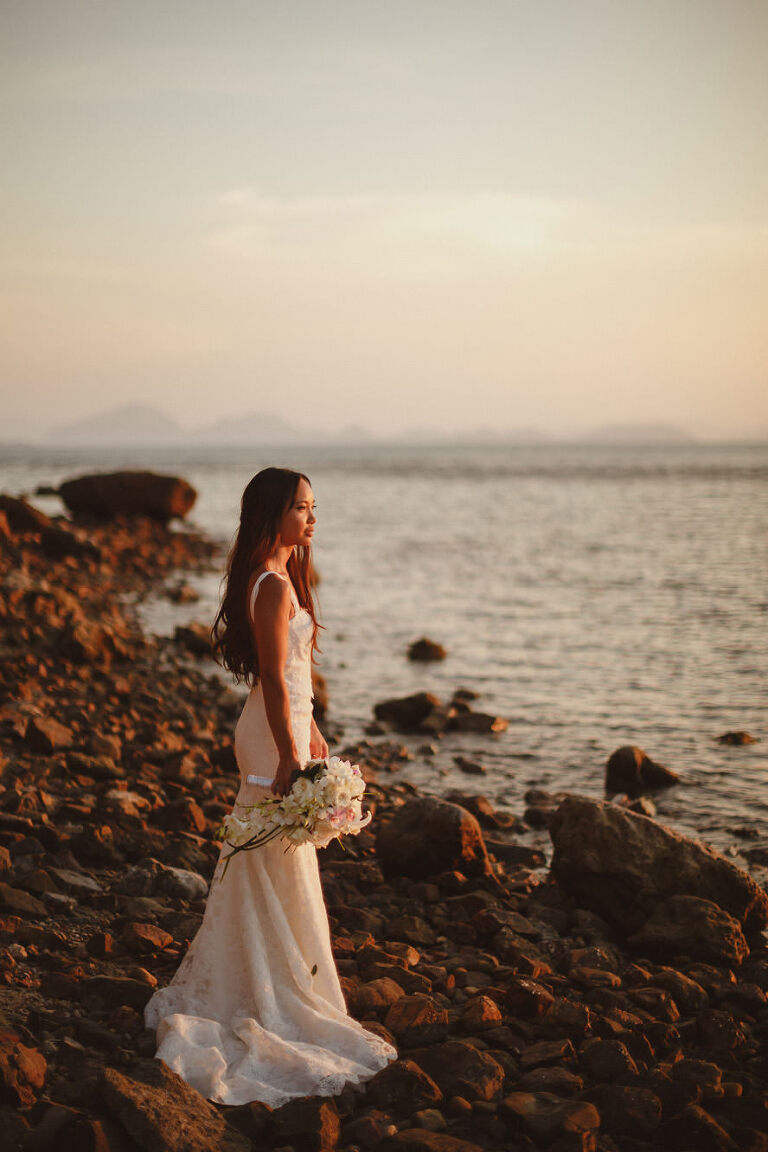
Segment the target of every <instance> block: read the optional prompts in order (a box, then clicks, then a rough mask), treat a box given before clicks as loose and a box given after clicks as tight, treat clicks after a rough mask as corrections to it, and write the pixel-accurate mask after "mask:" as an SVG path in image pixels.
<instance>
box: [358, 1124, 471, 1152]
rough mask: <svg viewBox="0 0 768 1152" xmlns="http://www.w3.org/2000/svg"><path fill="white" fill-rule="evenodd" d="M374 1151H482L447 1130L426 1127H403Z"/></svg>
mask: <svg viewBox="0 0 768 1152" xmlns="http://www.w3.org/2000/svg"><path fill="white" fill-rule="evenodd" d="M376 1152H483V1150H482V1148H481V1147H480V1146H479V1145H478V1144H472V1143H470V1142H469V1141H468V1140H461V1139H460V1138H459V1137H458V1136H449V1135H448V1133H447V1132H430V1131H429V1130H428V1129H426V1128H404V1129H402V1131H400V1132H397V1133H396V1134H395V1135H394V1136H388V1137H387V1138H386V1140H383V1141H382V1142H381V1144H380V1145H379V1146H378V1148H377V1149H376Z"/></svg>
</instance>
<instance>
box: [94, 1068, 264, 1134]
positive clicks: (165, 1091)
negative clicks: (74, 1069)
mask: <svg viewBox="0 0 768 1152" xmlns="http://www.w3.org/2000/svg"><path fill="white" fill-rule="evenodd" d="M99 1091H100V1093H101V1096H102V1097H103V1099H104V1103H105V1104H106V1105H107V1107H108V1108H109V1110H110V1112H111V1113H112V1114H113V1115H114V1116H115V1117H116V1118H117V1119H118V1120H119V1121H120V1123H121V1124H122V1126H123V1127H124V1128H125V1130H126V1131H127V1132H128V1133H129V1135H130V1136H131V1137H132V1138H133V1139H134V1140H135V1141H136V1143H137V1144H138V1145H139V1147H140V1148H142V1149H145V1150H146V1152H250V1149H251V1141H250V1140H249V1139H248V1138H247V1137H246V1136H244V1135H242V1133H240V1132H238V1131H236V1130H235V1129H234V1128H230V1127H229V1126H228V1125H227V1124H226V1123H225V1121H224V1118H223V1117H222V1116H221V1115H220V1114H219V1113H218V1112H217V1111H216V1109H215V1108H214V1107H213V1105H212V1104H209V1103H208V1101H207V1100H205V1099H204V1097H203V1096H201V1095H200V1093H199V1092H196V1091H195V1089H194V1088H192V1087H190V1085H189V1084H186V1083H185V1081H184V1080H182V1079H181V1077H180V1076H177V1075H176V1073H175V1072H172V1071H171V1070H170V1068H168V1067H167V1066H166V1065H165V1064H163V1062H162V1061H161V1060H139V1061H137V1062H136V1064H135V1065H134V1066H133V1067H132V1069H131V1075H130V1076H128V1075H124V1074H123V1073H122V1072H118V1071H117V1070H116V1069H114V1068H105V1069H104V1070H103V1072H102V1074H101V1077H100V1080H99Z"/></svg>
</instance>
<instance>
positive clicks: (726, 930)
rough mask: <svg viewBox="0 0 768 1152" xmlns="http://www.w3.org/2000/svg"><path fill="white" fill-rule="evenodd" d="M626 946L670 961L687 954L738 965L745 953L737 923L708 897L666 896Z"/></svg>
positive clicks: (720, 962) (744, 958)
mask: <svg viewBox="0 0 768 1152" xmlns="http://www.w3.org/2000/svg"><path fill="white" fill-rule="evenodd" d="M627 944H628V946H629V947H630V948H631V949H632V950H633V951H635V952H639V953H640V954H641V955H643V956H650V957H652V958H654V959H661V960H670V959H672V958H673V957H675V956H691V957H693V958H694V959H696V960H703V961H704V962H705V963H706V964H715V965H718V966H727V967H734V966H735V967H738V966H739V965H740V964H741V963H742V962H743V961H744V960H746V958H747V956H748V955H749V946H748V944H747V941H746V939H745V938H744V933H743V932H742V930H741V925H740V923H739V921H738V920H736V919H735V918H734V917H733V916H729V915H728V913H727V912H724V911H723V909H722V908H718V906H717V904H713V903H712V901H711V900H702V899H701V898H700V897H698V896H669V897H668V898H667V899H666V900H663V901H662V902H661V904H659V906H658V907H657V908H656V909H655V910H654V912H653V913H652V914H651V915H650V916H649V918H648V919H647V920H646V922H645V924H644V925H643V927H642V928H641V929H640V930H639V931H638V932H635V933H634V934H633V935H632V936H630V937H629V939H628V941H627Z"/></svg>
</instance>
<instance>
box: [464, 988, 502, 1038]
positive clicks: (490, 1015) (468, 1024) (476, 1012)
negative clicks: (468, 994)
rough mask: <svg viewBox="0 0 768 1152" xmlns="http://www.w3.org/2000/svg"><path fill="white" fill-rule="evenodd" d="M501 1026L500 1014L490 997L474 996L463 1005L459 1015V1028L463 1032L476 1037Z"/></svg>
mask: <svg viewBox="0 0 768 1152" xmlns="http://www.w3.org/2000/svg"><path fill="white" fill-rule="evenodd" d="M499 1024H501V1012H500V1011H499V1007H498V1005H497V1004H496V1001H495V1000H491V998H490V996H474V997H473V998H472V999H471V1000H468V1001H467V1003H466V1004H465V1005H464V1008H463V1010H462V1013H461V1027H462V1029H463V1031H464V1032H468V1033H469V1034H470V1035H476V1034H477V1033H478V1032H487V1031H488V1029H489V1028H496V1027H497V1025H499Z"/></svg>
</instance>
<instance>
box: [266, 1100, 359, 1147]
mask: <svg viewBox="0 0 768 1152" xmlns="http://www.w3.org/2000/svg"><path fill="white" fill-rule="evenodd" d="M270 1126H271V1129H272V1133H273V1143H277V1142H278V1141H279V1142H280V1143H283V1142H284V1143H286V1144H294V1145H297V1146H298V1147H300V1148H301V1149H302V1152H333V1149H334V1148H335V1147H336V1145H337V1144H338V1141H339V1133H340V1131H341V1121H340V1119H339V1112H338V1109H337V1107H336V1105H335V1103H334V1102H333V1101H332V1100H324V1099H322V1098H321V1097H319V1096H303V1097H300V1098H299V1099H297V1100H290V1101H289V1102H288V1103H287V1104H284V1105H283V1106H282V1107H281V1108H276V1109H275V1111H274V1112H273V1113H272V1116H271V1117H270Z"/></svg>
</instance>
